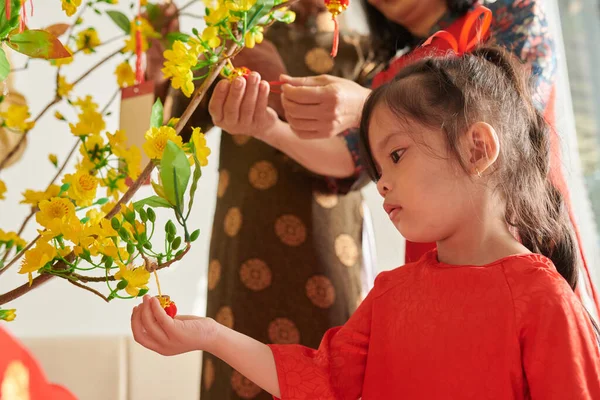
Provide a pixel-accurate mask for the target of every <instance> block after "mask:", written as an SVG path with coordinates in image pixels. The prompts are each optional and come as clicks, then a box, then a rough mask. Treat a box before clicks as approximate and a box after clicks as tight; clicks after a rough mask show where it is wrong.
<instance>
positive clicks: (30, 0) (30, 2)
mask: <svg viewBox="0 0 600 400" xmlns="http://www.w3.org/2000/svg"><path fill="white" fill-rule="evenodd" d="M29 6H30V7H31V16H32V17H33V0H29Z"/></svg>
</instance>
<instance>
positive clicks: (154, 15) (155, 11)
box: [146, 3, 160, 22]
mask: <svg viewBox="0 0 600 400" xmlns="http://www.w3.org/2000/svg"><path fill="white" fill-rule="evenodd" d="M146 11H147V12H148V21H149V22H156V20H157V19H158V17H159V16H160V7H159V6H158V5H157V4H154V3H148V4H146Z"/></svg>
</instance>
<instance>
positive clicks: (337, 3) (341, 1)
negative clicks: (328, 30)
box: [325, 0, 350, 57]
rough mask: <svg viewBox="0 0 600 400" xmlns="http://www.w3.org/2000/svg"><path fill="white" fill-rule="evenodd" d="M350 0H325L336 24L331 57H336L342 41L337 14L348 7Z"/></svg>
mask: <svg viewBox="0 0 600 400" xmlns="http://www.w3.org/2000/svg"><path fill="white" fill-rule="evenodd" d="M349 4H350V0H325V7H327V10H328V11H329V12H330V13H331V19H333V23H334V24H335V29H334V31H333V46H332V48H331V57H335V56H336V55H337V52H338V46H339V42H340V25H339V23H338V20H337V16H338V15H340V14H341V13H342V12H344V11H345V10H346V8H348V5H349Z"/></svg>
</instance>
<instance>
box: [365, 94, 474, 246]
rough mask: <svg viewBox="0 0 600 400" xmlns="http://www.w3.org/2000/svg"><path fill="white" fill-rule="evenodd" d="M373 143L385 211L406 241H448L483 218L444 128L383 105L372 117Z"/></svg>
mask: <svg viewBox="0 0 600 400" xmlns="http://www.w3.org/2000/svg"><path fill="white" fill-rule="evenodd" d="M369 145H370V146H371V152H372V154H373V158H374V161H375V164H376V165H377V169H378V172H379V174H380V179H379V181H378V182H377V189H378V191H379V193H380V194H381V196H382V197H383V198H384V209H385V211H386V212H387V213H388V215H389V217H390V220H391V221H392V223H393V224H394V225H395V227H396V229H398V231H399V232H400V233H401V234H402V236H404V237H405V238H406V239H408V240H411V241H413V242H436V241H441V240H445V239H447V238H449V237H450V236H452V235H453V234H454V233H456V232H457V230H458V229H459V228H461V229H464V227H465V226H468V224H469V223H473V221H474V220H476V219H477V218H476V217H474V215H473V214H474V211H475V210H477V209H478V207H477V204H476V203H477V202H478V201H480V199H479V197H480V196H478V195H477V190H476V187H475V185H474V183H473V180H472V179H471V177H470V176H469V175H468V174H467V173H466V172H465V171H464V170H463V169H462V167H461V166H460V164H459V163H458V161H457V160H456V159H455V158H454V156H451V155H450V152H449V150H448V147H447V144H446V138H445V134H444V133H443V132H441V130H434V129H430V128H426V127H424V126H422V125H419V124H417V123H414V122H412V121H402V120H399V119H398V117H396V116H395V115H394V114H393V113H392V112H391V111H390V110H389V109H388V107H387V106H385V105H382V104H379V105H377V106H376V107H375V109H374V111H373V115H372V116H371V119H370V125H369Z"/></svg>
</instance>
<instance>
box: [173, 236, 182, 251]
mask: <svg viewBox="0 0 600 400" xmlns="http://www.w3.org/2000/svg"><path fill="white" fill-rule="evenodd" d="M179 246H181V236H177V237H176V238H175V240H173V244H172V247H173V250H177V249H178V248H179Z"/></svg>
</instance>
